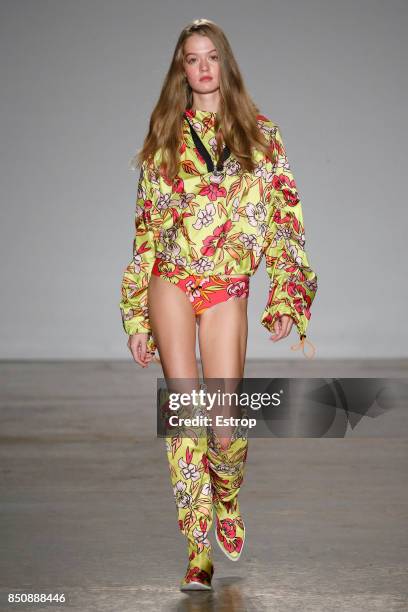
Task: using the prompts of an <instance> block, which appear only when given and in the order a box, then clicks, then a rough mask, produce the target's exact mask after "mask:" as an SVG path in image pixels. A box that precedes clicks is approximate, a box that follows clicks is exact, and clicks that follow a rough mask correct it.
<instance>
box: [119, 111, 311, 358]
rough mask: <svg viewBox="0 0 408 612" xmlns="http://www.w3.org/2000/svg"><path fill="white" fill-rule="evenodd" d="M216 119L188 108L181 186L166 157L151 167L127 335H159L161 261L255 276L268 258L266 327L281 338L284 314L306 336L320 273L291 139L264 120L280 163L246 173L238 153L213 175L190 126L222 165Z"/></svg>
mask: <svg viewBox="0 0 408 612" xmlns="http://www.w3.org/2000/svg"><path fill="white" fill-rule="evenodd" d="M215 117H216V113H214V112H211V111H203V110H191V109H186V113H185V117H184V119H183V139H182V142H181V145H180V149H179V152H180V170H179V173H178V175H177V177H176V179H175V180H174V181H173V182H171V181H169V180H168V179H167V177H165V176H163V174H161V173H160V172H159V170H158V168H159V167H160V162H161V152H160V150H158V151H157V152H156V154H155V156H154V159H153V160H151V161H149V162H147V161H145V162H143V164H142V167H141V170H140V176H139V183H138V190H137V202H136V214H135V237H134V242H133V257H132V260H131V262H130V263H129V265H128V266H127V268H126V269H125V271H124V274H123V279H122V286H121V292H122V299H121V301H120V310H121V315H122V322H123V327H124V330H125V332H126V333H128V334H134V333H138V332H146V333H148V334H149V338H148V348H149V350H151V351H152V352H154V351H155V350H156V348H157V347H156V345H155V343H154V340H153V338H152V333H151V327H150V323H149V313H148V308H147V287H148V285H149V280H150V276H151V272H152V267H153V264H154V261H155V259H156V258H160V259H162V260H163V261H164V262H167V263H172V264H174V265H179V266H182V267H184V268H185V269H186V271H187V272H188V273H189V274H199V275H203V277H208V276H211V275H218V276H228V275H248V276H251V275H253V274H255V272H256V270H257V269H258V266H259V264H260V261H261V259H262V257H265V262H266V270H267V273H268V275H269V278H270V286H269V294H268V299H267V301H266V305H265V308H264V310H263V312H262V314H261V317H260V322H261V324H262V325H263V326H264V327H265V328H266V329H267V330H268V331H270V332H274V323H275V321H276V319H277V318H278V317H280V316H282V315H289V316H290V317H292V319H293V321H294V323H295V325H296V327H297V329H298V332H299V336H300V338H301V339H302V338H305V337H306V330H307V327H308V323H309V321H310V318H311V306H312V302H313V300H314V297H315V294H316V292H317V275H316V273H315V272H314V271H313V270H312V268H311V267H310V265H309V261H308V257H307V255H306V251H305V228H304V222H303V213H302V206H301V201H300V196H299V193H298V191H297V187H296V183H295V179H294V177H293V174H292V171H291V167H290V164H289V161H288V158H287V154H286V150H285V147H284V144H283V140H282V135H281V131H280V129H279V127H278V125H277V124H276V123H274V122H273V121H272V120H270V119H268V118H267V117H265V116H264V115H258V116H257V123H258V126H259V129H260V131H261V132H262V133H263V134H264V136H265V137H266V139H267V140H268V142H269V143H270V147H271V150H272V151H274V152H275V154H276V158H275V162H272V161H271V160H269V159H268V158H267V157H266V156H265V155H264V154H263V153H262V152H260V151H258V150H257V149H254V151H253V157H254V160H255V162H256V164H257V166H256V168H255V170H254V171H253V172H252V173H248V172H244V171H243V169H242V168H241V165H240V164H239V162H238V160H237V159H236V158H235V157H234V155H233V154H232V153H231V155H230V157H229V158H228V159H227V160H226V161H225V162H224V171H223V172H222V174H221V175H219V176H218V175H215V174H213V173H212V172H210V173H209V172H208V170H207V167H206V165H205V161H204V160H203V159H202V157H201V155H200V154H199V152H198V151H197V149H196V147H195V144H194V141H193V139H192V137H191V133H190V126H189V124H188V121H192V123H193V125H194V127H195V129H196V131H197V133H198V134H199V136H200V138H201V140H202V141H203V143H204V145H205V146H206V148H207V150H208V151H209V154H210V155H211V157H212V159H213V161H214V163H216V140H215V130H214V122H215Z"/></svg>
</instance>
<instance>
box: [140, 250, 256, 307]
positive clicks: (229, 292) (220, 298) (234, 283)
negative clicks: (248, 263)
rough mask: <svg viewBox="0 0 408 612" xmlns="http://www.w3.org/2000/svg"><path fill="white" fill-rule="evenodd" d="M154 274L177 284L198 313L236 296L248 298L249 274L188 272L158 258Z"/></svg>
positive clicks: (154, 266)
mask: <svg viewBox="0 0 408 612" xmlns="http://www.w3.org/2000/svg"><path fill="white" fill-rule="evenodd" d="M152 274H155V275H157V276H161V277H163V278H164V279H165V280H166V281H169V282H171V283H173V284H175V285H176V286H177V287H179V289H181V291H183V292H184V293H185V294H186V296H187V298H188V299H189V300H190V302H191V305H192V307H193V310H194V312H195V314H196V315H199V314H201V313H202V312H203V311H204V310H206V308H210V307H211V306H215V304H219V303H220V302H226V301H228V300H231V299H235V298H248V296H249V276H236V277H228V276H224V277H221V276H207V277H204V278H202V277H199V276H197V275H195V274H188V273H187V272H186V271H185V270H184V269H183V268H180V267H179V266H177V265H175V264H172V263H167V262H163V260H161V259H156V260H155V262H154V264H153V268H152Z"/></svg>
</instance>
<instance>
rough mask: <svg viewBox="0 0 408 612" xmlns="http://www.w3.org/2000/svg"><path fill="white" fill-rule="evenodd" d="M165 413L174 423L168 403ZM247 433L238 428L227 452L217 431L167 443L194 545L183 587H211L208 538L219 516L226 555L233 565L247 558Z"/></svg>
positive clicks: (194, 432) (193, 432) (183, 522)
mask: <svg viewBox="0 0 408 612" xmlns="http://www.w3.org/2000/svg"><path fill="white" fill-rule="evenodd" d="M202 409H203V407H202V406H201V405H200V406H198V408H197V410H196V411H195V412H194V414H195V415H197V414H202V413H203V412H202ZM200 411H201V412H200ZM161 412H162V417H164V419H168V417H169V415H170V413H171V411H170V410H169V408H168V400H167V401H164V400H163V399H162V400H161ZM180 416H182V414H180ZM190 416H191V415H190ZM246 433H247V429H245V430H244V433H243V432H242V429H240V428H238V427H237V428H235V429H234V432H233V435H232V436H231V443H230V446H229V447H228V448H227V449H222V447H221V446H220V443H219V441H218V438H217V436H216V435H215V433H214V431H213V429H212V428H211V427H208V428H206V427H205V426H199V427H189V428H188V429H187V430H183V429H180V428H175V430H174V433H172V435H168V436H167V437H166V438H165V444H166V453H167V459H168V465H169V470H170V478H171V483H172V487H173V495H174V501H175V504H176V508H177V514H178V525H179V529H180V531H181V533H183V535H184V536H185V537H186V538H187V541H188V558H189V561H188V567H187V571H186V573H185V576H184V578H183V580H182V582H181V587H183V586H184V587H185V586H186V585H188V584H190V583H191V582H200V583H201V584H204V585H206V586H210V585H211V578H212V576H213V573H214V564H213V560H212V546H211V542H210V540H209V536H208V534H209V531H210V529H211V526H212V524H213V519H214V516H213V511H214V510H215V512H216V537H217V541H218V542H219V543H220V541H222V542H223V543H224V544H223V546H222V550H223V551H224V552H226V554H227V556H229V558H230V559H233V560H235V559H234V555H235V556H239V554H240V553H241V550H242V546H243V542H244V537H243V535H244V531H243V530H244V525H243V520H242V517H241V515H240V513H239V505H238V499H237V495H238V492H239V490H240V487H241V485H242V481H243V473H244V466H245V461H246V457H247V447H248V438H247V436H246Z"/></svg>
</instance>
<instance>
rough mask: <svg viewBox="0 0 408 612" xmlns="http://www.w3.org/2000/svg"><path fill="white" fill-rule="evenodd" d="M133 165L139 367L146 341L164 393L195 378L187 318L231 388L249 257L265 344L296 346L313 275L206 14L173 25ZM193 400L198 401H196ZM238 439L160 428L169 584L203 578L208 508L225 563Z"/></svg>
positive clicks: (208, 565) (132, 312) (131, 283)
mask: <svg viewBox="0 0 408 612" xmlns="http://www.w3.org/2000/svg"><path fill="white" fill-rule="evenodd" d="M138 162H139V164H141V171H140V178H139V186H138V195H137V208H136V221H135V226H136V235H135V240H134V245H133V259H132V261H131V263H130V264H129V265H128V267H127V268H126V270H125V272H124V275H123V282H122V300H121V302H120V308H121V314H122V321H123V327H124V329H125V331H126V333H127V334H129V341H128V347H129V349H130V351H131V353H132V355H133V358H134V360H135V361H136V363H138V364H139V365H141V366H142V367H147V366H148V365H149V362H150V361H151V360H152V359H153V360H157V359H156V358H155V352H156V349H157V350H158V352H159V355H160V360H159V361H160V363H161V365H162V368H163V373H164V376H165V378H166V381H167V382H169V383H170V385H171V388H172V390H174V389H176V388H177V390H178V392H181V391H184V392H185V391H188V392H192V391H193V390H197V389H199V388H200V384H199V382H198V381H199V373H198V369H197V362H196V355H195V345H196V324H197V325H198V341H199V348H200V355H201V362H202V368H203V377H204V379H205V381H206V383H207V384H208V385H209V386H210V387H212V388H214V389H215V386H214V381H215V380H218V381H220V380H222V381H223V383H222V384H223V385H224V387H223V388H224V390H227V391H228V390H231V389H232V390H234V389H235V388H236V383H237V381H238V382H239V381H240V380H241V379H242V377H243V375H244V363H245V354H246V345H247V302H248V296H249V279H250V277H251V276H252V275H253V274H254V273H255V272H256V270H257V268H258V266H259V263H260V261H261V259H262V256H263V255H265V259H266V268H267V272H268V275H269V276H270V291H269V296H268V300H267V304H266V306H265V309H264V311H263V313H262V316H261V323H262V325H263V326H265V328H266V329H267V330H268V331H270V332H271V334H272V336H271V340H273V341H274V342H277V341H279V340H282V339H283V338H286V337H287V336H288V335H289V333H290V331H291V329H292V325H293V323H295V325H296V327H297V329H298V332H299V335H300V343H299V344H298V345H297V346H293V347H292V349H297V348H302V349H303V352H304V347H305V341H306V329H307V325H308V321H309V319H310V316H311V315H310V307H311V304H312V302H313V299H314V296H315V293H316V291H317V277H316V274H315V273H314V272H313V270H312V269H311V268H310V266H309V263H308V260H307V256H306V253H305V250H304V244H305V239H304V226H303V218H302V209H301V203H300V200H299V196H298V193H297V190H296V185H295V181H294V178H293V175H292V173H291V170H290V166H289V163H288V159H287V157H286V153H285V148H284V145H283V142H282V137H281V134H280V131H279V128H278V126H277V125H276V124H275V123H274V122H273V121H271V120H270V119H268V118H267V117H265V116H264V115H261V114H259V110H258V108H257V107H256V106H255V104H254V103H253V102H252V100H251V98H250V96H249V95H248V93H247V91H246V89H245V86H244V83H243V79H242V77H241V74H240V71H239V68H238V65H237V63H236V60H235V58H234V56H233V53H232V50H231V47H230V45H229V43H228V41H227V39H226V37H225V34H224V33H223V32H222V30H221V29H220V28H219V27H218V26H217V25H216V24H214V23H213V22H211V21H209V20H206V19H199V20H196V21H194V22H192V24H189V25H188V26H187V27H186V28H184V29H183V31H182V32H181V34H180V36H179V39H178V42H177V45H176V48H175V51H174V55H173V59H172V62H171V65H170V68H169V71H168V73H167V75H166V78H165V81H164V85H163V88H162V91H161V94H160V97H159V100H158V102H157V104H156V107H155V108H154V110H153V113H152V116H151V119H150V126H149V131H148V134H147V137H146V139H145V142H144V146H143V148H142V150H141V152H140V154H139V156H138ZM304 354H305V356H307V355H306V353H304ZM193 405H194V406H195V408H194V410H198V411H200V410H201V411H203V409H204V408H205V402H203V401H202V399H201V401H200V402H199V403H198V404H195V403H194V401H193V400H192V402H191V406H193ZM218 409H219V410H221V411H222V409H221V408H220V407H218ZM234 410H235V407H234V406H230V407H229V409H228V410H227V412H226V413H227V414H233V413H234ZM198 413H199V412H198ZM224 413H225V412H224ZM194 414H196V413H194ZM247 444H248V442H247V436H246V433H245V432H243V431H242V429H240V428H235V429H234V428H232V427H230V428H228V429H226V428H221V427H218V428H216V427H204V428H197V429H195V430H194V435H192V434H191V433H190V436H189V435H188V433H186V432H184V435H181V434H180V431H178V432H177V433H176V434H175V435H171V436H170V435H169V436H168V437H167V438H166V448H167V456H168V460H169V467H170V473H171V480H172V484H173V488H174V496H175V500H176V505H177V510H178V519H179V527H180V530H181V531H182V533H183V534H184V535H185V536H186V537H187V540H188V552H189V560H188V567H187V572H186V574H185V576H184V578H183V580H182V583H181V589H182V590H186V589H190V588H194V589H211V578H212V575H213V571H214V567H213V562H212V554H211V552H212V551H211V543H210V541H209V539H208V532H209V530H210V527H211V524H212V522H213V519H214V518H215V521H216V523H215V527H216V539H217V542H218V544H219V545H220V548H221V550H222V551H223V552H224V553H225V554H226V556H227V557H228V558H229V559H231V560H234V561H235V560H238V558H239V557H240V555H241V552H242V549H243V544H244V541H245V525H244V521H243V519H242V516H241V514H240V508H239V503H238V492H239V488H240V486H241V484H242V479H243V470H244V464H245V460H246V455H247ZM214 512H215V517H214Z"/></svg>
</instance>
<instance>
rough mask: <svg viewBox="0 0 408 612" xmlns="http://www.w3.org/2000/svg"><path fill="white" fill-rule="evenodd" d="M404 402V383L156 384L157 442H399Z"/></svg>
mask: <svg viewBox="0 0 408 612" xmlns="http://www.w3.org/2000/svg"><path fill="white" fill-rule="evenodd" d="M407 400H408V380H407V379H390V378H380V379H379V378H242V379H231V378H216V379H215V378H212V379H207V380H206V381H205V382H199V383H197V381H196V380H191V379H185V378H183V379H180V378H178V379H170V380H168V381H167V383H166V380H165V379H158V381H157V435H158V436H159V437H165V436H181V437H191V436H206V435H208V430H209V429H213V430H214V431H216V433H217V434H218V435H219V436H223V435H225V436H231V435H234V436H235V437H236V436H237V435H239V436H242V437H247V436H249V437H254V438H268V437H312V438H321V437H329V438H341V437H345V436H354V437H355V436H357V437H392V436H393V437H395V436H405V435H407V434H408V410H407V406H408V401H407ZM388 413H391V414H388Z"/></svg>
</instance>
